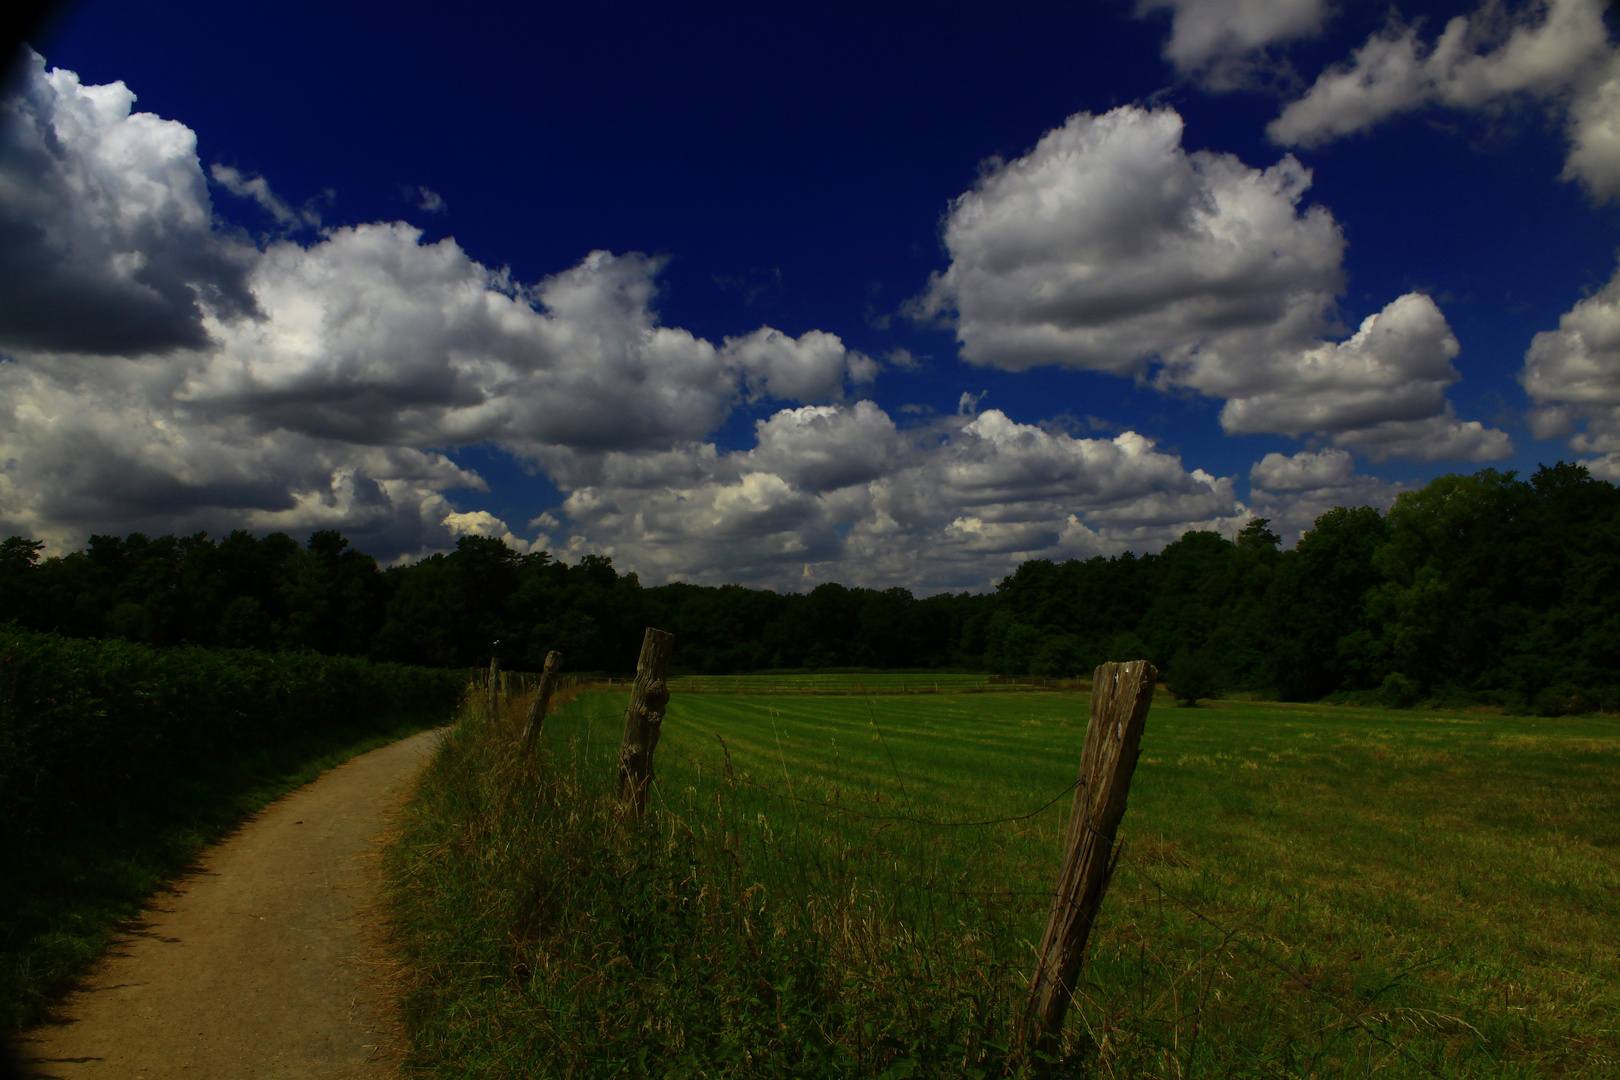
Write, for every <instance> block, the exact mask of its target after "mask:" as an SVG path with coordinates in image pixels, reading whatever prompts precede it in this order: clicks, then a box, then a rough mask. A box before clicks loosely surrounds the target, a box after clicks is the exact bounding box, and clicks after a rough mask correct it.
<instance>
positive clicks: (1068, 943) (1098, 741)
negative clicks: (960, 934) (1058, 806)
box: [1023, 660, 1159, 1074]
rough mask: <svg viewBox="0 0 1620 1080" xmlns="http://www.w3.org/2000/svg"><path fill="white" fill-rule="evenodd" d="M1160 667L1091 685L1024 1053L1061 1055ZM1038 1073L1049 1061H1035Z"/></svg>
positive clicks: (1111, 670) (1130, 666)
mask: <svg viewBox="0 0 1620 1080" xmlns="http://www.w3.org/2000/svg"><path fill="white" fill-rule="evenodd" d="M1158 674H1159V673H1158V671H1157V670H1156V669H1155V668H1154V667H1153V665H1152V664H1150V663H1148V662H1147V661H1146V660H1133V661H1131V662H1130V663H1127V664H1118V663H1109V664H1103V665H1101V666H1099V667H1098V668H1097V673H1096V676H1095V679H1094V681H1093V682H1092V688H1091V723H1090V724H1089V725H1087V727H1086V743H1085V746H1084V748H1083V749H1082V750H1081V751H1080V778H1079V781H1078V786H1077V787H1076V788H1075V792H1074V806H1073V808H1072V809H1071V810H1070V811H1069V831H1068V834H1067V835H1066V836H1065V837H1064V845H1063V862H1062V864H1061V865H1060V868H1059V870H1058V879H1057V888H1056V889H1055V890H1054V891H1053V893H1052V911H1051V914H1049V915H1048V916H1047V919H1046V930H1045V932H1044V933H1042V934H1041V947H1040V951H1039V952H1038V953H1036V968H1035V977H1034V978H1033V979H1031V980H1030V984H1029V1003H1028V1005H1027V1006H1026V1008H1025V1011H1024V1041H1023V1047H1024V1054H1025V1058H1026V1060H1029V1059H1030V1058H1031V1057H1032V1052H1036V1051H1038V1052H1040V1053H1042V1054H1043V1055H1050V1056H1055V1055H1056V1054H1057V1052H1058V1049H1059V1045H1058V1040H1059V1039H1060V1037H1061V1036H1062V1034H1063V1018H1064V1016H1065V1015H1066V1014H1067V1013H1068V1011H1069V999H1070V997H1071V996H1072V995H1073V994H1074V986H1075V983H1076V982H1077V981H1078V980H1079V977H1080V964H1081V961H1082V960H1083V959H1084V955H1085V948H1086V938H1087V936H1088V935H1089V934H1090V933H1091V927H1092V924H1093V923H1094V922H1095V920H1096V918H1097V912H1098V911H1100V910H1101V909H1102V901H1103V893H1104V892H1106V891H1107V889H1108V879H1109V877H1110V875H1111V874H1112V873H1113V869H1114V860H1113V857H1114V854H1115V848H1114V833H1115V831H1116V830H1118V828H1119V822H1120V819H1121V818H1123V817H1124V816H1125V798H1126V795H1127V794H1128V793H1129V791H1130V786H1131V774H1132V773H1133V772H1135V771H1136V758H1137V755H1138V753H1140V751H1141V744H1142V729H1143V727H1144V726H1145V725H1146V720H1147V711H1148V706H1149V705H1150V704H1152V702H1153V681H1154V679H1155V678H1156V677H1157V676H1158ZM1030 1064H1031V1065H1032V1066H1033V1067H1034V1069H1035V1071H1036V1072H1037V1073H1038V1074H1044V1072H1045V1064H1044V1063H1043V1062H1041V1061H1039V1060H1034V1061H1030Z"/></svg>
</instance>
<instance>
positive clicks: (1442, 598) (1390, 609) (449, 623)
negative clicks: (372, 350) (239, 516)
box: [0, 463, 1620, 707]
mask: <svg viewBox="0 0 1620 1080" xmlns="http://www.w3.org/2000/svg"><path fill="white" fill-rule="evenodd" d="M1270 525H1271V522H1270V521H1268V520H1266V519H1262V518H1257V519H1254V520H1252V521H1250V522H1248V523H1247V524H1245V525H1244V526H1243V527H1242V528H1241V529H1240V530H1239V531H1238V533H1237V535H1236V537H1235V538H1231V539H1229V538H1227V537H1226V536H1223V535H1221V534H1218V533H1214V532H1189V533H1187V534H1186V535H1184V536H1182V537H1181V538H1180V539H1179V540H1176V541H1175V542H1174V543H1171V544H1169V545H1167V546H1166V547H1165V548H1164V550H1162V551H1160V552H1157V553H1153V554H1146V555H1136V554H1133V553H1129V552H1127V553H1125V554H1122V555H1118V556H1114V557H1112V558H1103V557H1101V556H1098V557H1094V558H1091V559H1086V560H1083V561H1082V560H1077V559H1071V560H1068V561H1065V562H1061V563H1055V562H1051V561H1049V560H1044V559H1035V560H1030V561H1028V562H1025V563H1023V564H1022V565H1020V566H1019V567H1018V568H1017V570H1015V571H1014V572H1013V573H1012V574H1010V575H1008V576H1007V577H1006V578H1004V579H1003V580H1002V581H1001V582H1000V583H999V584H998V585H997V586H996V590H995V592H994V593H990V594H969V593H962V594H956V595H953V594H950V593H942V594H940V595H937V596H930V597H925V598H921V599H919V598H918V597H915V596H913V595H912V594H911V593H910V592H909V591H908V590H906V589H903V588H890V589H881V590H880V589H868V588H848V587H845V586H843V585H839V584H837V583H833V582H827V583H823V584H820V585H817V586H816V587H815V588H814V589H812V590H810V591H809V592H807V593H790V594H779V593H775V592H770V591H767V590H759V589H747V588H743V587H742V586H739V585H722V586H700V585H690V584H685V583H675V584H669V585H661V586H657V587H653V588H645V587H643V586H642V584H641V582H640V580H639V579H638V578H637V577H636V575H635V574H633V573H631V574H621V573H619V572H618V570H616V569H615V568H614V566H613V563H612V561H611V560H610V559H607V558H604V557H602V556H597V555H587V556H585V557H583V558H582V559H580V560H579V562H578V563H576V564H574V565H572V566H569V565H565V564H563V563H560V562H557V561H556V560H554V559H552V558H551V556H550V555H549V554H548V553H546V552H533V553H529V554H524V555H519V554H518V553H517V552H515V551H513V550H511V549H510V548H508V547H507V546H506V545H505V544H504V543H502V542H501V541H500V540H495V539H490V538H487V537H478V536H468V537H462V538H461V539H460V540H459V541H458V542H457V544H456V549H455V550H454V551H452V552H448V553H445V554H439V555H434V556H431V557H429V558H426V559H423V560H421V561H420V562H417V563H416V564H414V565H411V566H396V567H391V568H389V569H387V570H383V569H381V568H379V567H378V566H377V565H376V563H375V561H374V560H372V559H370V558H369V557H368V556H366V555H363V554H361V553H359V552H356V551H353V550H352V549H350V548H349V547H348V545H347V541H345V540H344V538H343V537H341V536H339V535H338V534H336V533H333V532H318V533H315V534H314V535H312V536H311V537H310V538H309V541H308V543H307V544H306V545H305V546H304V547H300V546H299V545H298V544H297V543H296V542H295V541H294V540H293V539H292V538H291V537H289V536H286V535H285V534H281V533H272V534H270V535H268V536H265V537H262V538H255V537H254V536H251V535H249V534H247V533H244V532H235V533H232V534H230V535H229V536H227V537H225V538H223V539H221V540H219V541H218V542H215V541H213V540H210V539H209V538H208V537H207V536H206V535H204V534H197V535H195V536H188V537H173V536H166V537H158V538H157V539H151V538H148V537H145V536H142V535H140V534H132V535H131V536H129V537H125V538H118V537H107V536H95V537H91V539H90V542H89V544H88V546H87V547H86V549H85V550H84V551H81V552H73V553H70V554H68V555H65V556H61V557H59V558H49V559H44V560H43V561H42V560H41V559H40V545H39V544H37V543H36V542H34V541H28V540H23V539H21V538H18V537H12V538H11V539H9V540H6V541H3V542H0V620H6V619H13V620H16V621H17V622H18V624H19V625H22V626H26V627H28V628H31V629H36V630H50V631H56V632H59V633H63V634H67V635H70V636H76V637H97V636H110V637H121V638H124V639H127V640H132V641H142V642H147V643H150V644H178V643H191V644H199V645H219V646H229V647H238V646H240V647H253V648H262V649H278V650H295V651H296V650H307V651H315V652H320V653H325V654H329V655H331V654H338V655H350V656H368V657H370V658H371V659H374V660H391V661H396V662H402V663H409V664H418V665H430V666H441V667H455V666H461V667H467V666H473V665H481V664H484V663H486V662H487V661H488V660H489V658H490V656H491V655H495V656H498V657H499V658H500V660H501V662H502V664H504V665H505V666H506V667H508V668H525V669H529V670H535V669H538V668H539V667H540V665H541V663H542V661H543V660H544V657H545V655H546V653H547V652H549V651H550V650H552V649H556V650H559V651H560V652H561V653H562V654H563V655H564V657H566V658H567V663H568V666H569V668H570V670H573V671H601V672H609V673H615V674H617V673H623V672H626V671H629V670H630V669H631V668H633V666H634V664H635V657H636V655H637V650H638V649H639V647H640V643H641V635H642V631H643V629H644V628H645V627H647V626H658V627H660V628H662V629H666V630H669V631H670V632H672V633H673V634H674V635H675V653H674V657H673V666H674V668H675V669H676V670H678V671H689V672H701V673H707V674H720V673H726V674H731V673H737V672H743V671H758V670H767V669H768V670H782V669H814V670H822V669H828V668H847V667H859V668H923V667H932V668H944V667H971V668H975V669H988V670H989V671H990V672H992V673H994V674H996V675H1004V676H1022V675H1042V676H1048V677H1050V676H1069V675H1075V674H1083V673H1085V672H1087V671H1090V670H1091V669H1093V668H1094V667H1095V666H1096V665H1097V664H1099V663H1102V662H1104V661H1107V660H1137V659H1146V660H1151V661H1152V662H1153V663H1155V664H1157V665H1159V666H1160V667H1161V668H1166V667H1170V666H1173V661H1174V659H1175V657H1177V656H1178V655H1180V654H1181V653H1183V652H1187V653H1190V654H1202V655H1205V656H1207V657H1209V658H1210V659H1211V660H1212V662H1213V663H1214V664H1215V665H1216V666H1217V667H1218V668H1219V669H1220V674H1221V678H1222V680H1223V682H1224V684H1225V685H1226V687H1227V688H1228V689H1231V690H1237V691H1246V692H1250V693H1257V694H1261V695H1266V696H1276V697H1279V698H1282V699H1284V700H1289V701H1313V700H1318V699H1320V698H1322V697H1324V696H1325V695H1328V694H1351V695H1355V694H1364V695H1373V696H1374V697H1376V695H1377V694H1378V693H1379V692H1380V690H1381V688H1382V687H1383V685H1384V682H1385V680H1386V679H1387V678H1388V677H1389V676H1390V675H1391V674H1393V673H1399V674H1400V675H1401V676H1403V677H1404V678H1406V679H1410V680H1411V681H1412V682H1413V683H1414V684H1415V685H1416V686H1417V688H1418V694H1419V697H1420V698H1422V699H1428V700H1436V699H1437V697H1440V698H1444V699H1445V700H1447V701H1451V702H1454V703H1455V702H1458V701H1461V700H1463V699H1465V698H1466V699H1467V700H1469V701H1472V702H1476V703H1487V702H1497V703H1512V707H1520V706H1523V705H1524V704H1525V703H1529V702H1534V701H1535V700H1536V698H1537V697H1538V695H1540V694H1541V693H1542V692H1544V691H1546V690H1547V689H1548V688H1549V687H1554V686H1562V685H1566V684H1567V685H1569V686H1575V687H1580V688H1582V689H1583V691H1584V692H1585V693H1586V694H1587V696H1588V698H1589V699H1591V701H1592V702H1593V703H1594V706H1595V707H1602V702H1603V701H1604V700H1606V699H1605V698H1604V694H1605V693H1606V692H1607V691H1606V690H1604V688H1606V687H1617V686H1620V606H1616V605H1615V604H1614V603H1612V602H1611V599H1610V598H1611V597H1613V596H1615V595H1617V594H1620V491H1617V490H1616V488H1615V486H1614V485H1613V484H1609V483H1606V482H1603V481H1598V480H1594V479H1592V477H1591V476H1590V475H1588V473H1587V471H1586V470H1585V469H1584V468H1582V467H1581V466H1579V465H1570V464H1564V463H1559V464H1556V465H1552V466H1546V467H1543V468H1540V469H1538V470H1537V471H1536V473H1535V474H1534V475H1533V476H1531V477H1530V478H1529V479H1528V480H1521V479H1519V478H1518V477H1517V476H1516V475H1515V474H1513V473H1504V472H1498V471H1496V470H1494V469H1485V470H1482V471H1481V472H1478V473H1475V474H1474V475H1472V476H1443V477H1440V478H1438V479H1436V480H1434V481H1432V482H1430V483H1429V484H1427V485H1426V486H1424V487H1423V488H1421V489H1419V490H1417V491H1409V492H1405V493H1403V494H1402V495H1401V496H1400V497H1399V498H1398V499H1397V500H1396V502H1395V505H1394V506H1392V507H1391V508H1390V509H1389V511H1388V512H1387V513H1383V514H1380V513H1379V512H1378V511H1377V510H1374V509H1373V508H1371V507H1366V506H1361V507H1338V508H1335V509H1333V510H1330V511H1328V512H1327V513H1325V514H1323V515H1322V516H1320V517H1319V518H1318V519H1317V520H1316V523H1315V525H1314V526H1313V527H1312V528H1311V529H1310V530H1308V531H1306V532H1305V533H1304V534H1303V535H1302V536H1300V537H1299V539H1298V541H1297V543H1295V544H1294V546H1293V547H1292V548H1290V549H1287V550H1284V549H1283V548H1282V539H1281V538H1280V537H1279V536H1278V534H1277V533H1276V532H1275V531H1273V530H1272V529H1271V527H1270ZM497 643H498V644H497ZM1403 700H1404V699H1403Z"/></svg>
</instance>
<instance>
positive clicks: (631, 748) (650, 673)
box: [619, 626, 675, 814]
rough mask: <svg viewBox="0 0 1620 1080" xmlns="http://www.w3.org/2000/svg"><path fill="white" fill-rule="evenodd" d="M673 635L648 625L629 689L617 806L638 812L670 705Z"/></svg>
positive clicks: (642, 807)
mask: <svg viewBox="0 0 1620 1080" xmlns="http://www.w3.org/2000/svg"><path fill="white" fill-rule="evenodd" d="M674 647H675V635H674V634H670V633H665V632H664V631H663V630H655V629H653V628H652V627H650V626H649V627H647V633H646V636H645V637H643V638H642V639H641V658H640V659H639V660H637V661H636V681H635V683H634V685H632V686H631V688H630V706H629V708H627V709H625V710H624V742H623V744H621V745H620V747H619V806H620V807H621V808H624V809H631V808H633V809H634V810H635V812H636V813H637V814H640V813H642V812H643V811H645V810H646V809H647V788H648V786H649V785H651V784H652V778H653V768H652V759H653V750H654V749H656V748H657V746H658V735H659V729H660V727H661V726H662V724H663V722H664V707H665V706H666V705H668V704H669V686H668V684H667V683H665V681H664V676H665V675H666V674H667V673H668V671H669V656H670V653H671V652H672V651H673V650H674Z"/></svg>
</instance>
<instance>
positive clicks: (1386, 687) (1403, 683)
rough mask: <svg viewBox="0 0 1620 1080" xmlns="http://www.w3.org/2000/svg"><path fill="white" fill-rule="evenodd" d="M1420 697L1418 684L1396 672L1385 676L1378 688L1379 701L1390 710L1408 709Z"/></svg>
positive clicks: (1420, 692)
mask: <svg viewBox="0 0 1620 1080" xmlns="http://www.w3.org/2000/svg"><path fill="white" fill-rule="evenodd" d="M1422 696H1423V694H1422V691H1421V689H1420V688H1419V687H1418V684H1417V683H1415V682H1413V681H1412V680H1411V679H1408V678H1407V677H1406V676H1405V675H1402V674H1401V673H1400V672H1398V671H1392V672H1390V673H1389V674H1388V675H1385V676H1384V682H1383V685H1382V686H1380V687H1379V688H1378V697H1379V700H1381V701H1382V702H1383V703H1384V704H1385V705H1387V706H1388V707H1390V708H1391V709H1410V708H1411V707H1412V706H1413V705H1416V704H1417V702H1418V699H1419V698H1420V697H1422Z"/></svg>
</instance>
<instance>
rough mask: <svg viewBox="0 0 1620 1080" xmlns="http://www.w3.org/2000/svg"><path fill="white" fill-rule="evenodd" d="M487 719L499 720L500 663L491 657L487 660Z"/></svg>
mask: <svg viewBox="0 0 1620 1080" xmlns="http://www.w3.org/2000/svg"><path fill="white" fill-rule="evenodd" d="M489 717H490V719H491V720H499V719H500V718H501V662H500V661H499V660H497V659H495V657H493V656H492V657H490V658H489Z"/></svg>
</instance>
